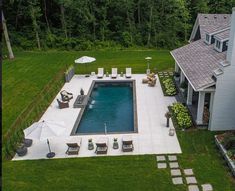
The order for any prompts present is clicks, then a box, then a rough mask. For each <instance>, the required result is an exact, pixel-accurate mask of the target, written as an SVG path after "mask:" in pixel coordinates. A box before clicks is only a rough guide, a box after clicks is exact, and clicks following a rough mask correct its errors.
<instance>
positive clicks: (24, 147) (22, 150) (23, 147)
mask: <svg viewBox="0 0 235 191" xmlns="http://www.w3.org/2000/svg"><path fill="white" fill-rule="evenodd" d="M32 143H33V140H32V139H24V140H23V142H22V143H21V144H20V145H19V147H18V148H17V149H16V153H17V154H18V156H25V155H26V154H27V152H28V147H31V145H32Z"/></svg>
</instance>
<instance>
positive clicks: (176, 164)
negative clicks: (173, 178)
mask: <svg viewBox="0 0 235 191" xmlns="http://www.w3.org/2000/svg"><path fill="white" fill-rule="evenodd" d="M169 165H170V168H179V163H178V162H170V163H169Z"/></svg>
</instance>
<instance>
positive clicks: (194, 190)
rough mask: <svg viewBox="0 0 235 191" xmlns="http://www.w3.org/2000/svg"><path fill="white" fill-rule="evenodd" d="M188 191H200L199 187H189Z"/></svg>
mask: <svg viewBox="0 0 235 191" xmlns="http://www.w3.org/2000/svg"><path fill="white" fill-rule="evenodd" d="M188 191H200V190H199V188H198V186H197V185H189V186H188Z"/></svg>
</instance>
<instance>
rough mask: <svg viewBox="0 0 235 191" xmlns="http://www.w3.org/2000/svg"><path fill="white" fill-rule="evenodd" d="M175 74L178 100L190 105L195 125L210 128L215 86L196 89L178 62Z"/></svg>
mask: <svg viewBox="0 0 235 191" xmlns="http://www.w3.org/2000/svg"><path fill="white" fill-rule="evenodd" d="M175 74H176V75H175V77H174V79H175V84H176V87H177V89H178V94H177V95H176V100H177V101H178V102H181V103H183V104H184V105H186V106H187V107H188V109H189V111H190V113H191V116H192V118H193V121H194V124H195V125H197V126H200V127H206V128H208V125H209V122H210V113H211V111H212V107H213V100H214V92H215V88H214V87H209V88H205V89H200V90H195V88H194V87H193V86H192V84H191V82H190V81H189V79H188V78H187V76H186V75H185V74H184V72H183V71H182V70H181V68H180V67H179V66H178V64H177V63H175Z"/></svg>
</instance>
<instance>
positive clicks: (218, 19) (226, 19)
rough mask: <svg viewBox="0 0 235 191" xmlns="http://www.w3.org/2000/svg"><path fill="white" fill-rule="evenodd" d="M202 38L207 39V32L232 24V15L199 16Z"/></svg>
mask: <svg viewBox="0 0 235 191" xmlns="http://www.w3.org/2000/svg"><path fill="white" fill-rule="evenodd" d="M197 18H198V22H199V26H200V33H201V38H204V37H205V31H208V32H209V31H213V30H215V29H216V28H218V27H224V28H225V26H226V25H229V24H230V18H231V15H230V14H198V17H197Z"/></svg>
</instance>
